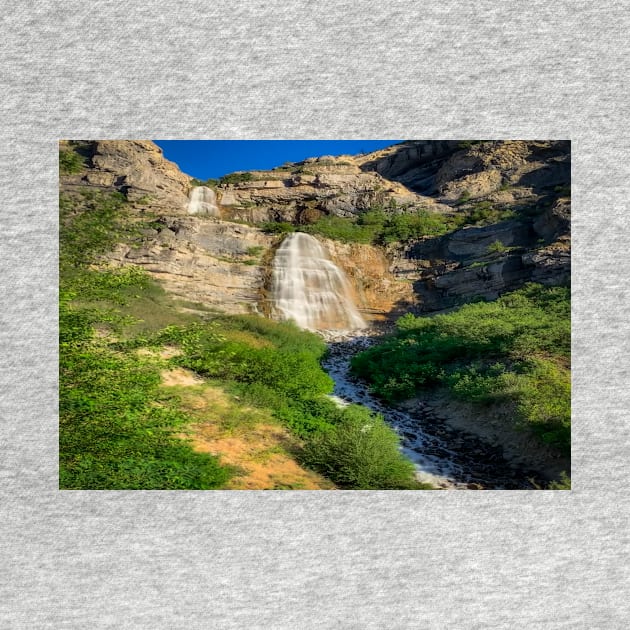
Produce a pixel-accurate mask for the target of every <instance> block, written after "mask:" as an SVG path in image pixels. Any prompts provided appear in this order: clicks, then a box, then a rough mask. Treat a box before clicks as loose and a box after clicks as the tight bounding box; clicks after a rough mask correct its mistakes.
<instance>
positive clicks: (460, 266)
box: [59, 139, 571, 491]
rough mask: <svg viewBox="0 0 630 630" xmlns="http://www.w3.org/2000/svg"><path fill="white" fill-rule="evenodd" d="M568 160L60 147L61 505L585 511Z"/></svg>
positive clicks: (431, 149)
mask: <svg viewBox="0 0 630 630" xmlns="http://www.w3.org/2000/svg"><path fill="white" fill-rule="evenodd" d="M570 282H571V143H570V142H569V141H567V140H400V139H398V140H94V141H92V140H61V141H60V142H59V380H60V392H59V394H60V401H59V487H60V489H62V490H136V489H137V490H328V491H338V490H407V491H411V490H569V489H570V487H571V371H570V370H571V357H570V352H571V302H570V297H571V289H570Z"/></svg>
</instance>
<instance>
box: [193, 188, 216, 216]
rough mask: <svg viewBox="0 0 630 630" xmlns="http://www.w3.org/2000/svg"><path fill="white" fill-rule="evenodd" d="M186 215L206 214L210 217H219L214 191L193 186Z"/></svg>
mask: <svg viewBox="0 0 630 630" xmlns="http://www.w3.org/2000/svg"><path fill="white" fill-rule="evenodd" d="M188 214H206V215H208V216H211V217H218V216H220V214H219V206H217V196H216V194H215V192H214V190H212V188H208V187H206V186H195V187H194V188H193V189H192V190H191V191H190V199H189V200H188Z"/></svg>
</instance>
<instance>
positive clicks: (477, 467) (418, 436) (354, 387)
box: [322, 333, 538, 490]
mask: <svg viewBox="0 0 630 630" xmlns="http://www.w3.org/2000/svg"><path fill="white" fill-rule="evenodd" d="M325 337H326V339H327V341H328V348H329V352H328V356H327V357H326V359H325V360H324V361H323V363H322V365H323V367H324V369H325V370H326V371H327V372H328V374H329V375H330V376H331V378H332V379H333V380H334V382H335V389H334V394H333V396H334V398H335V400H337V401H338V402H339V403H340V404H352V403H356V404H362V405H364V406H366V407H368V408H370V409H372V410H373V411H375V412H377V413H380V414H382V415H383V417H384V418H385V420H386V421H387V423H388V424H389V425H390V426H391V427H392V428H393V429H394V430H395V431H396V432H397V433H398V434H399V435H400V437H401V450H402V452H403V453H405V455H407V456H408V457H409V459H411V460H412V461H413V462H414V464H415V466H416V469H417V471H418V473H417V474H418V479H419V480H421V481H426V482H429V483H432V484H433V485H435V486H436V487H438V488H444V489H476V490H480V489H488V490H490V489H496V490H498V489H506V490H518V489H533V486H532V484H531V483H530V482H529V480H528V479H529V478H536V477H537V476H538V475H537V473H536V472H534V471H531V470H524V469H521V468H518V467H517V466H515V465H513V464H510V463H509V462H508V461H507V460H506V459H505V458H504V456H503V449H502V447H501V446H500V445H498V444H496V443H495V444H491V443H489V442H487V441H484V440H482V439H481V438H480V437H478V436H476V435H473V434H471V433H467V432H463V431H460V430H457V429H454V428H453V427H451V426H450V425H449V424H448V422H447V420H446V419H445V418H443V417H441V416H440V411H439V408H435V407H434V406H433V405H431V404H429V403H427V402H426V401H422V400H421V401H418V402H416V403H414V404H413V407H412V408H411V409H409V408H406V409H404V410H403V409H402V408H400V407H398V408H395V407H389V406H387V405H385V404H384V403H382V402H381V401H380V400H379V399H378V398H376V397H375V396H373V395H372V394H370V392H369V391H368V389H367V387H366V385H365V383H362V382H360V381H358V379H356V378H355V377H354V376H353V375H352V374H350V360H351V358H352V357H353V356H354V355H355V354H356V353H358V352H360V351H362V350H364V349H366V348H367V347H369V346H370V345H372V344H373V343H374V341H375V339H376V338H375V337H374V336H369V335H365V334H364V335H361V336H358V335H356V333H355V335H354V336H352V335H351V334H339V333H337V334H327V335H325Z"/></svg>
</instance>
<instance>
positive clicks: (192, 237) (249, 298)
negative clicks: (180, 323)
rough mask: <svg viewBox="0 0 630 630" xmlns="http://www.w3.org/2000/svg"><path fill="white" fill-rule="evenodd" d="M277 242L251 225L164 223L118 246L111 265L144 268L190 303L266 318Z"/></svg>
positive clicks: (191, 221)
mask: <svg viewBox="0 0 630 630" xmlns="http://www.w3.org/2000/svg"><path fill="white" fill-rule="evenodd" d="M275 240H276V239H274V237H271V236H268V235H266V234H263V233H262V232H261V231H260V230H258V229H256V228H252V227H249V226H246V225H238V224H235V223H226V222H219V221H208V220H202V219H198V218H196V217H177V218H175V217H169V218H167V217H163V218H161V219H159V220H158V221H157V222H156V224H155V228H154V229H147V230H145V234H144V236H143V238H142V240H141V241H140V242H138V243H134V244H121V245H119V246H118V247H117V248H116V250H115V252H114V253H113V254H112V256H111V257H110V259H111V260H112V262H115V263H117V264H119V265H128V264H133V265H138V266H140V267H142V268H143V269H145V270H146V271H147V272H149V273H150V274H151V275H152V276H154V277H155V278H156V279H157V280H159V281H160V282H161V283H162V285H163V286H164V288H165V289H166V290H167V291H168V292H170V293H172V294H173V295H175V296H177V297H179V298H181V299H182V300H185V301H187V302H192V303H199V304H202V305H204V306H206V307H213V308H216V309H217V310H220V311H225V312H227V313H253V312H261V308H262V307H261V302H262V301H263V293H262V292H263V288H264V286H265V266H264V265H263V264H262V260H263V258H264V256H265V253H266V252H268V251H269V248H270V247H271V246H272V245H273V243H274V241H275Z"/></svg>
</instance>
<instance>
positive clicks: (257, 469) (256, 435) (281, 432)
mask: <svg viewBox="0 0 630 630" xmlns="http://www.w3.org/2000/svg"><path fill="white" fill-rule="evenodd" d="M192 431H193V434H192V443H193V448H194V449H195V450H197V451H199V452H202V453H210V454H212V455H217V456H218V457H219V458H220V460H221V462H222V463H223V464H228V465H231V466H234V467H236V468H237V469H238V470H239V473H237V474H236V475H235V476H234V477H233V478H232V479H231V481H230V482H229V483H228V485H227V486H226V489H227V490H322V489H332V488H333V487H334V486H333V484H331V483H330V482H329V481H327V480H325V479H323V478H322V477H320V476H319V475H317V474H316V473H314V472H311V471H309V470H305V469H304V468H302V467H301V466H300V465H299V464H298V463H297V462H296V461H295V459H294V458H293V457H292V455H291V453H290V450H291V448H292V438H291V436H290V435H289V434H288V433H287V432H286V430H285V429H284V428H282V427H279V426H277V425H270V424H259V425H256V427H255V428H254V429H253V430H252V431H250V432H248V433H247V434H245V435H229V434H227V435H226V434H225V433H222V432H221V430H220V429H219V428H218V427H217V426H216V425H197V426H195V427H192Z"/></svg>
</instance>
